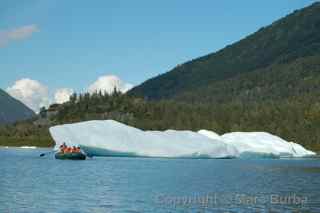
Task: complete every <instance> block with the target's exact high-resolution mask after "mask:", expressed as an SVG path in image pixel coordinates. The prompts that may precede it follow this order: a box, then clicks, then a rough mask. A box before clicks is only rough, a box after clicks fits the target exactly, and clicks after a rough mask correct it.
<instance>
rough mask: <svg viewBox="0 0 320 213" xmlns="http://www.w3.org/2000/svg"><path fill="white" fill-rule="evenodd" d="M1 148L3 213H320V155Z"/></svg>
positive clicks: (1, 206)
mask: <svg viewBox="0 0 320 213" xmlns="http://www.w3.org/2000/svg"><path fill="white" fill-rule="evenodd" d="M45 151H48V150H45V149H36V150H24V149H12V148H10V149H4V148H0V212H1V213H9V212H10V213H11V212H19V213H20V212H30V213H31V212H32V213H34V212H35V213H37V212H65V213H67V212H68V213H72V212H74V213H76V212H81V213H82V212H84V213H86V212H88V213H89V212H90V213H91V212H97V213H99V212H101V213H105V212H131V213H133V212H320V161H319V160H315V159H314V160H311V159H310V160H211V159H198V160H197V159H144V158H93V159H89V160H86V161H61V160H55V159H54V158H53V155H50V156H46V157H42V158H40V157H39V154H40V153H42V152H45Z"/></svg>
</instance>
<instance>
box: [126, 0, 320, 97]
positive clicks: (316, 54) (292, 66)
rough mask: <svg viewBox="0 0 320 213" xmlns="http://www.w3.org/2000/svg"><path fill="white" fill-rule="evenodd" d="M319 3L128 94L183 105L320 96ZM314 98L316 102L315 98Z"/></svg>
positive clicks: (182, 66) (148, 82) (150, 81)
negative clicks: (176, 102) (166, 100)
mask: <svg viewBox="0 0 320 213" xmlns="http://www.w3.org/2000/svg"><path fill="white" fill-rule="evenodd" d="M319 14H320V3H319V2H317V3H314V4H312V5H310V6H309V7H306V8H303V9H301V10H296V11H294V12H293V13H292V14H290V15H288V16H286V17H284V18H282V19H280V20H278V21H276V22H274V23H272V24H271V25H270V26H267V27H263V28H261V29H260V30H258V31H257V32H255V33H254V34H252V35H249V36H248V37H246V38H244V39H242V40H240V41H239V42H236V43H234V44H232V45H230V46H227V47H225V48H224V49H222V50H220V51H218V52H215V53H212V54H209V55H206V56H203V57H200V58H197V59H194V60H191V61H189V62H186V63H184V64H182V65H179V66H177V67H175V68H174V69H173V70H171V71H169V72H167V73H165V74H162V75H160V76H157V77H155V78H152V79H150V80H147V81H146V82H144V83H142V84H141V85H139V86H137V87H135V88H133V89H132V90H131V91H129V92H128V94H129V95H133V96H139V97H144V98H146V99H148V100H159V99H175V100H179V101H184V102H191V103H195V102H202V103H224V102H226V103H227V102H230V101H242V102H243V101H263V100H282V99H284V98H289V97H296V96H301V95H303V96H308V95H311V96H315V95H316V94H315V93H316V92H317V93H319V91H320V15H319ZM318 97H319V96H318Z"/></svg>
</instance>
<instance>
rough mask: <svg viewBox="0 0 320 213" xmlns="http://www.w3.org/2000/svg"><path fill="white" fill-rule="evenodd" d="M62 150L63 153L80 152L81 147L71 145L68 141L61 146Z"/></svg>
mask: <svg viewBox="0 0 320 213" xmlns="http://www.w3.org/2000/svg"><path fill="white" fill-rule="evenodd" d="M59 148H60V152H61V153H79V152H80V147H76V146H73V147H69V146H67V145H66V143H63V144H62V145H61V146H60V147H59Z"/></svg>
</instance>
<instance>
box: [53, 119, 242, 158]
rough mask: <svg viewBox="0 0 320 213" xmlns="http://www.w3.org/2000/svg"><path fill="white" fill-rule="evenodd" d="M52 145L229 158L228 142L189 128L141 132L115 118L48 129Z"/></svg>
mask: <svg viewBox="0 0 320 213" xmlns="http://www.w3.org/2000/svg"><path fill="white" fill-rule="evenodd" d="M50 133H51V135H52V137H53V139H54V140H55V142H56V148H57V147H59V146H60V145H61V144H62V143H64V142H65V143H66V144H67V145H80V146H81V147H82V148H83V149H84V151H85V152H87V154H89V155H93V156H94V155H106V156H141V157H169V158H231V157H236V156H238V152H237V150H236V149H235V147H233V146H232V145H228V144H226V143H224V142H222V141H218V140H215V139H210V138H208V137H206V136H204V135H201V134H198V133H196V132H191V131H175V130H168V131H164V132H161V131H142V130H139V129H136V128H133V127H130V126H127V125H124V124H121V123H119V122H116V121H112V120H106V121H88V122H81V123H75V124H66V125H61V126H55V127H52V128H50Z"/></svg>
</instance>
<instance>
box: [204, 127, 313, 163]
mask: <svg viewBox="0 0 320 213" xmlns="http://www.w3.org/2000/svg"><path fill="white" fill-rule="evenodd" d="M198 133H199V134H202V135H205V136H207V137H209V138H212V139H215V140H219V139H220V140H221V141H223V142H224V143H227V144H229V145H233V146H235V147H236V148H237V150H238V152H239V153H240V154H239V157H240V158H254V157H257V158H264V157H266V158H287V157H310V156H313V155H316V153H314V152H312V151H309V150H307V149H305V148H304V147H302V146H301V145H300V144H296V143H294V142H287V141H285V140H284V139H282V138H280V137H278V136H275V135H272V134H270V133H267V132H231V133H226V134H224V135H221V136H219V135H218V134H216V133H215V132H211V131H208V130H201V131H199V132H198Z"/></svg>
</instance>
